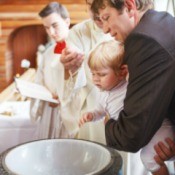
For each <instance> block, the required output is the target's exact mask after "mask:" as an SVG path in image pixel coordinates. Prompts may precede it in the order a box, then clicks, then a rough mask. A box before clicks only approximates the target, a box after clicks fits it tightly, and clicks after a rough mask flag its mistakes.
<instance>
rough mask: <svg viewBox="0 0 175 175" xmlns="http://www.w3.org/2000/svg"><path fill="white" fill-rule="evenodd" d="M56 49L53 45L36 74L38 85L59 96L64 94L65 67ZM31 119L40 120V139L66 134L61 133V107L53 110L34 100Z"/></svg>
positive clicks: (44, 56) (48, 49) (45, 54)
mask: <svg viewBox="0 0 175 175" xmlns="http://www.w3.org/2000/svg"><path fill="white" fill-rule="evenodd" d="M54 48H55V44H52V45H51V46H49V47H48V48H47V49H46V51H45V52H44V53H43V58H42V61H41V64H40V65H39V67H38V69H37V73H36V83H38V84H41V85H44V86H45V87H46V88H47V89H48V90H49V91H50V92H51V93H52V94H55V95H57V94H63V89H64V67H63V65H62V64H61V63H60V54H54ZM31 119H32V120H33V121H37V120H39V129H38V139H46V138H59V137H61V136H64V134H65V133H64V132H63V133H61V132H62V131H61V129H63V127H62V122H61V118H60V110H59V107H55V108H51V107H50V106H49V103H48V102H44V101H40V100H37V99H36V100H32V107H31ZM63 130H64V129H63Z"/></svg>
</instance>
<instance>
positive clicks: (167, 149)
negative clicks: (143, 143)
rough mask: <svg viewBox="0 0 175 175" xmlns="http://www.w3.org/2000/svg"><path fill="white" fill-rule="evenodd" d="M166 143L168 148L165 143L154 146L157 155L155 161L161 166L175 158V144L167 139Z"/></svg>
mask: <svg viewBox="0 0 175 175" xmlns="http://www.w3.org/2000/svg"><path fill="white" fill-rule="evenodd" d="M165 141H166V143H167V144H168V146H166V145H165V144H164V143H163V142H159V143H158V144H157V145H155V146H154V149H155V151H156V153H157V155H156V156H155V157H154V159H155V161H156V162H157V163H158V164H159V165H163V164H164V161H166V160H169V159H171V158H172V157H174V156H175V142H174V141H173V140H172V139H170V138H166V139H165Z"/></svg>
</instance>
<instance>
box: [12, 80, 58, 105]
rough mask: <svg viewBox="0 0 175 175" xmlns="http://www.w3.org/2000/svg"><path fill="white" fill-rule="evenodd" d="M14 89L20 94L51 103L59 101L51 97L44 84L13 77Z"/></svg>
mask: <svg viewBox="0 0 175 175" xmlns="http://www.w3.org/2000/svg"><path fill="white" fill-rule="evenodd" d="M15 85H16V89H17V90H18V91H19V92H20V94H21V95H23V96H26V97H30V98H36V99H40V100H44V101H47V102H52V103H59V101H58V100H56V99H53V98H52V93H51V92H50V91H49V90H48V89H47V88H46V87H44V86H42V85H39V84H36V83H32V82H29V81H25V80H21V79H19V78H15Z"/></svg>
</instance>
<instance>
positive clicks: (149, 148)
mask: <svg viewBox="0 0 175 175" xmlns="http://www.w3.org/2000/svg"><path fill="white" fill-rule="evenodd" d="M174 135H175V126H174V125H173V124H172V123H171V122H170V121H169V120H168V119H165V120H164V121H163V123H162V126H161V127H160V128H159V129H158V131H157V132H156V133H155V135H154V136H153V138H152V139H151V140H150V142H149V143H148V144H147V145H146V146H145V147H143V148H142V150H141V154H140V156H141V160H142V162H143V164H144V165H145V167H146V168H147V170H149V171H151V172H155V171H157V170H158V169H159V168H160V165H158V164H157V163H156V161H155V160H154V156H155V155H156V152H155V150H154V145H156V144H157V143H158V142H159V141H163V142H164V143H165V145H167V143H166V142H165V141H164V140H165V139H166V138H167V137H170V138H171V139H172V140H174ZM167 146H168V145H167Z"/></svg>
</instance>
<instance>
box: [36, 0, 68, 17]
mask: <svg viewBox="0 0 175 175" xmlns="http://www.w3.org/2000/svg"><path fill="white" fill-rule="evenodd" d="M52 13H57V14H59V15H60V16H61V17H62V18H63V19H66V18H69V13H68V11H67V9H66V7H64V6H63V5H62V4H60V3H58V2H51V3H49V4H48V5H46V6H45V7H44V8H43V9H42V10H41V11H40V12H39V16H40V17H41V18H44V17H47V16H48V15H50V14H52Z"/></svg>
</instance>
